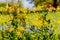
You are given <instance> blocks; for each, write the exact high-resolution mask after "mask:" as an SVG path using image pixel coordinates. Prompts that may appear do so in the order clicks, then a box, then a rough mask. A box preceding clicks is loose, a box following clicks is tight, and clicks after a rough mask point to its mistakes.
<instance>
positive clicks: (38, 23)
mask: <svg viewBox="0 0 60 40" xmlns="http://www.w3.org/2000/svg"><path fill="white" fill-rule="evenodd" d="M42 23H43V21H42V20H39V21H38V22H35V21H33V22H32V24H33V25H35V26H37V27H40V26H42Z"/></svg>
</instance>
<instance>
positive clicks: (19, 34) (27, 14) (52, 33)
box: [0, 4, 60, 40]
mask: <svg viewBox="0 0 60 40" xmlns="http://www.w3.org/2000/svg"><path fill="white" fill-rule="evenodd" d="M0 40H60V6H58V7H57V8H56V9H55V8H54V7H50V8H47V7H46V5H43V6H37V7H36V8H33V9H32V10H29V9H27V8H19V7H17V5H15V4H14V5H13V6H8V7H6V6H4V7H0Z"/></svg>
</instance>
